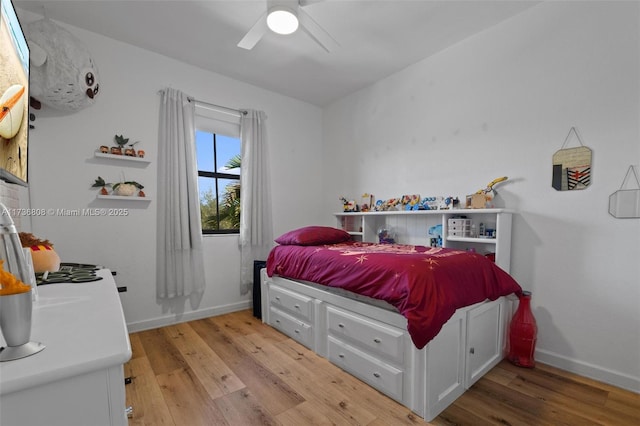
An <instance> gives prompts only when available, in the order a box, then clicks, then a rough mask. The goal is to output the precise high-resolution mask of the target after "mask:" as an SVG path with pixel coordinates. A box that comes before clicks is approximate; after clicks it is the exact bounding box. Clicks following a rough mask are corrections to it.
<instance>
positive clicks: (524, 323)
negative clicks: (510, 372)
mask: <svg viewBox="0 0 640 426" xmlns="http://www.w3.org/2000/svg"><path fill="white" fill-rule="evenodd" d="M518 297H519V298H520V302H519V304H518V309H517V310H516V313H515V314H514V315H513V318H512V319H511V326H510V327H509V355H508V359H509V361H511V363H512V364H515V365H517V366H520V367H527V368H533V367H534V365H535V360H534V359H533V352H534V351H535V349H536V339H537V335H538V326H537V324H536V319H535V317H534V316H533V312H531V292H530V291H523V292H522V294H521V295H519V296H518Z"/></svg>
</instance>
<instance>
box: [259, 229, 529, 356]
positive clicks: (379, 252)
mask: <svg viewBox="0 0 640 426" xmlns="http://www.w3.org/2000/svg"><path fill="white" fill-rule="evenodd" d="M267 274H268V275H269V276H273V275H274V274H277V275H280V276H282V277H287V278H293V279H299V280H305V281H311V282H314V283H318V284H323V285H327V286H331V287H339V288H343V289H345V290H349V291H351V292H354V293H358V294H362V295H365V296H369V297H373V298H376V299H382V300H384V301H386V302H388V303H390V304H391V305H393V306H395V307H396V308H397V309H398V311H399V312H400V313H401V314H402V315H404V317H405V318H407V330H408V332H409V334H410V335H411V339H412V340H413V343H414V344H415V345H416V347H417V348H418V349H421V348H423V347H424V346H425V345H426V344H427V343H428V342H429V341H430V340H431V339H433V338H434V337H435V336H436V335H437V334H438V332H439V331H440V329H441V328H442V326H443V325H444V324H445V323H446V322H447V320H449V318H451V316H453V314H454V312H455V311H456V309H458V308H461V307H464V306H469V305H472V304H474V303H478V302H482V301H484V300H486V299H489V300H495V299H497V298H498V297H500V296H505V295H508V294H511V293H516V294H518V293H519V292H521V291H522V289H521V287H520V286H519V285H518V283H517V282H516V281H515V280H514V279H513V278H512V277H511V276H510V275H509V274H507V273H506V272H505V271H503V270H502V269H500V267H498V266H497V265H496V264H495V263H493V262H492V261H491V260H489V259H487V258H486V257H484V256H482V255H480V254H477V253H471V252H466V251H460V250H452V249H445V248H434V247H423V246H410V245H397V244H372V243H354V242H347V243H341V244H331V245H317V246H298V245H280V246H276V247H275V248H274V249H273V250H272V251H271V253H270V254H269V257H268V259H267Z"/></svg>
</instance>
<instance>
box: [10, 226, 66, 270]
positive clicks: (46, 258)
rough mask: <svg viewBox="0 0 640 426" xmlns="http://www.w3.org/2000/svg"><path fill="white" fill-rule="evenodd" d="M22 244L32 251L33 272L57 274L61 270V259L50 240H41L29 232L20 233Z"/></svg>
mask: <svg viewBox="0 0 640 426" xmlns="http://www.w3.org/2000/svg"><path fill="white" fill-rule="evenodd" d="M18 236H19V237H20V244H22V247H29V248H30V249H31V258H32V260H33V272H35V273H43V272H47V271H49V272H55V271H58V270H59V269H60V257H59V256H58V253H56V251H55V250H54V249H53V244H51V242H50V241H49V240H40V239H38V238H36V237H35V236H34V235H33V234H30V233H28V232H20V233H19V234H18Z"/></svg>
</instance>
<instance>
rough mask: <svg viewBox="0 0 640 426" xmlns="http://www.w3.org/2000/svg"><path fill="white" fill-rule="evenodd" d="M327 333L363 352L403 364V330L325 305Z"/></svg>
mask: <svg viewBox="0 0 640 426" xmlns="http://www.w3.org/2000/svg"><path fill="white" fill-rule="evenodd" d="M327 323H328V327H329V333H330V334H332V335H334V336H336V337H337V338H339V339H341V340H345V341H347V342H350V343H352V344H354V345H356V346H360V347H361V348H362V349H364V351H365V352H370V353H373V354H374V355H376V356H378V355H379V356H382V357H385V358H387V359H389V360H391V361H393V362H394V363H397V364H400V365H402V364H403V361H404V356H403V355H404V351H403V348H404V346H403V335H404V333H403V331H402V330H400V329H397V328H394V327H390V326H389V325H386V324H383V323H380V322H378V321H375V320H372V319H370V318H366V317H363V316H359V315H355V314H352V313H348V312H345V311H342V310H339V309H337V308H334V307H332V306H328V307H327Z"/></svg>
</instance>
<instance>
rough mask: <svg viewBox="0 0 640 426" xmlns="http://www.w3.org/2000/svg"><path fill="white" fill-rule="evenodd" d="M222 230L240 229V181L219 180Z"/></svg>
mask: <svg viewBox="0 0 640 426" xmlns="http://www.w3.org/2000/svg"><path fill="white" fill-rule="evenodd" d="M218 190H219V191H220V197H218V200H219V201H218V204H219V211H220V229H240V181H239V180H236V179H218Z"/></svg>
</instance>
